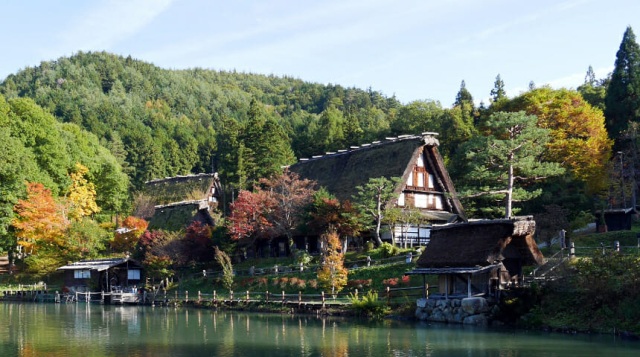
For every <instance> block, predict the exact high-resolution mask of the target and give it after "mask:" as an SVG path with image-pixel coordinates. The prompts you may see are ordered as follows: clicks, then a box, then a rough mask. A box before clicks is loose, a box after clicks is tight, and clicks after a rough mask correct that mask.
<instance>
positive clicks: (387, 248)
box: [380, 242, 400, 258]
mask: <svg viewBox="0 0 640 357" xmlns="http://www.w3.org/2000/svg"><path fill="white" fill-rule="evenodd" d="M380 250H381V251H382V256H383V257H384V258H389V257H392V256H394V255H397V254H398V253H399V252H400V248H398V247H396V246H395V245H392V244H389V243H387V242H384V243H382V245H380Z"/></svg>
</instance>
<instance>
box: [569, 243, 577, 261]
mask: <svg viewBox="0 0 640 357" xmlns="http://www.w3.org/2000/svg"><path fill="white" fill-rule="evenodd" d="M569 257H570V258H575V257H576V244H575V243H574V242H571V248H569Z"/></svg>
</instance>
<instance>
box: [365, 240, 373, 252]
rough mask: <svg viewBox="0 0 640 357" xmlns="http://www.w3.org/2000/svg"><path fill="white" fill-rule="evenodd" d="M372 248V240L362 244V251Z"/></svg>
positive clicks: (368, 250)
mask: <svg viewBox="0 0 640 357" xmlns="http://www.w3.org/2000/svg"><path fill="white" fill-rule="evenodd" d="M372 250H373V242H372V241H368V242H366V243H365V244H364V251H365V252H370V251H372Z"/></svg>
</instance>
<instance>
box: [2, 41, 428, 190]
mask: <svg viewBox="0 0 640 357" xmlns="http://www.w3.org/2000/svg"><path fill="white" fill-rule="evenodd" d="M0 93H2V94H4V95H5V97H7V98H14V97H30V98H33V99H34V100H35V102H36V103H38V104H39V105H40V106H42V107H43V108H45V109H47V110H49V111H50V112H51V113H52V114H53V115H55V116H56V117H57V118H58V119H59V120H61V121H63V122H66V123H74V124H77V125H79V126H81V127H83V128H85V129H86V130H88V131H90V132H92V133H94V134H95V135H97V136H98V137H99V138H100V139H101V141H102V143H103V144H104V145H105V146H107V147H109V148H110V149H111V151H112V152H113V153H114V154H115V155H116V157H117V158H118V159H119V160H120V162H121V163H123V165H124V166H125V171H126V172H127V173H128V174H129V175H130V177H131V180H132V183H133V184H134V187H135V188H139V187H140V185H141V184H142V183H143V182H144V181H146V180H149V179H152V178H157V177H164V176H173V175H177V174H186V173H189V172H211V171H212V170H218V171H219V172H220V173H221V174H222V176H223V178H224V179H225V182H226V183H231V184H234V185H238V186H240V187H246V185H247V184H248V182H250V181H253V180H255V179H256V178H257V177H261V176H264V175H265V174H268V173H271V172H273V171H274V170H276V169H279V166H280V165H283V164H289V163H291V162H292V161H294V160H295V157H294V156H296V157H303V156H309V155H313V154H316V153H319V152H324V151H326V150H335V149H337V148H342V147H345V146H347V145H349V144H354V143H359V142H368V141H372V140H376V139H379V138H380V137H383V136H384V135H388V134H391V133H392V132H394V131H395V132H404V130H403V128H401V127H393V126H392V123H393V122H394V119H395V118H396V117H397V115H398V111H399V110H400V108H401V107H402V105H401V104H400V103H399V102H398V101H397V100H395V98H387V97H384V96H383V95H382V94H380V93H378V92H375V91H370V90H369V91H364V90H359V89H348V88H343V87H340V86H332V85H328V86H325V85H320V84H313V83H307V82H304V81H302V80H298V79H293V78H286V77H285V78H281V77H275V76H264V75H257V74H246V73H231V72H218V71H213V70H203V69H192V70H180V71H177V70H166V69H161V68H158V67H156V66H154V65H152V64H149V63H145V62H142V61H138V60H134V59H131V58H130V57H128V58H123V57H120V56H116V55H112V54H109V53H104V52H101V53H78V54H77V55H74V56H72V57H70V58H60V59H59V60H57V61H51V62H43V63H42V64H41V65H40V66H38V67H35V68H26V69H24V70H23V71H21V72H19V73H17V74H15V75H11V76H9V77H8V78H7V79H6V80H5V81H4V83H3V84H2V86H1V88H0ZM252 101H253V102H252ZM252 103H253V104H252ZM411 129H415V128H411ZM421 129H425V128H421ZM432 130H433V129H432ZM291 150H293V152H291Z"/></svg>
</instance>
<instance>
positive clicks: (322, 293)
mask: <svg viewBox="0 0 640 357" xmlns="http://www.w3.org/2000/svg"><path fill="white" fill-rule="evenodd" d="M321 295H322V308H323V309H324V291H322V292H321Z"/></svg>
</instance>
